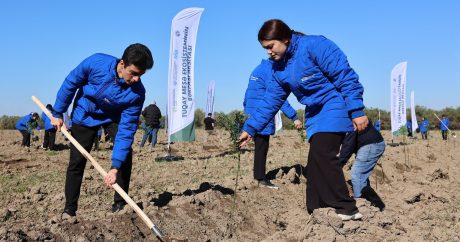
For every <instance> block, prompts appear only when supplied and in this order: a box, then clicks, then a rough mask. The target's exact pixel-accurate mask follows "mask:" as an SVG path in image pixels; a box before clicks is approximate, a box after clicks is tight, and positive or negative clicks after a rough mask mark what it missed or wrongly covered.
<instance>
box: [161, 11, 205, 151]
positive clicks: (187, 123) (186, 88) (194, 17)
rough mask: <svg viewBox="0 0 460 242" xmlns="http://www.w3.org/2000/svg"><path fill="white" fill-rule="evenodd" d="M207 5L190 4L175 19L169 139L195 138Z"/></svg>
mask: <svg viewBox="0 0 460 242" xmlns="http://www.w3.org/2000/svg"><path fill="white" fill-rule="evenodd" d="M203 10H204V9H203V8H187V9H184V10H182V11H180V12H179V13H178V14H177V15H176V16H175V17H174V19H173V20H172V25H171V42H170V50H169V51H170V53H169V54H170V56H169V75H168V142H171V141H194V140H195V126H194V118H195V90H194V89H195V82H194V60H195V43H196V35H197V32H198V25H199V23H200V17H201V14H202V13H203Z"/></svg>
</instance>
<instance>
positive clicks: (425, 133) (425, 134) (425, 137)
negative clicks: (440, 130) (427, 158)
mask: <svg viewBox="0 0 460 242" xmlns="http://www.w3.org/2000/svg"><path fill="white" fill-rule="evenodd" d="M420 133H421V134H422V139H428V132H420Z"/></svg>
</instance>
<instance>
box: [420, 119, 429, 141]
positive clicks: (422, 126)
mask: <svg viewBox="0 0 460 242" xmlns="http://www.w3.org/2000/svg"><path fill="white" fill-rule="evenodd" d="M429 126H430V123H429V122H428V120H427V119H426V118H425V117H423V118H422V121H421V122H420V125H419V128H420V134H422V139H428V128H429Z"/></svg>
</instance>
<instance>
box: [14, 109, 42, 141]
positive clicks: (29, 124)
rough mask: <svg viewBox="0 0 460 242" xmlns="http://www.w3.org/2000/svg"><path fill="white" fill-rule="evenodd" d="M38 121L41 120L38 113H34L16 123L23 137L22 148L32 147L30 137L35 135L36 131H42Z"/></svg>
mask: <svg viewBox="0 0 460 242" xmlns="http://www.w3.org/2000/svg"><path fill="white" fill-rule="evenodd" d="M38 119H40V117H39V116H38V113H35V112H32V113H30V114H28V115H26V116H24V117H22V118H21V119H19V120H18V122H16V125H15V127H16V129H17V130H19V132H20V133H21V135H22V142H21V147H24V148H29V147H30V136H31V135H32V134H33V131H34V129H37V130H40V126H39V125H38Z"/></svg>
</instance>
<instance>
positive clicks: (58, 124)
mask: <svg viewBox="0 0 460 242" xmlns="http://www.w3.org/2000/svg"><path fill="white" fill-rule="evenodd" d="M63 124H64V120H62V119H60V118H55V117H51V125H53V126H54V127H56V130H57V131H61V127H62V125H63Z"/></svg>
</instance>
